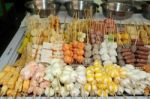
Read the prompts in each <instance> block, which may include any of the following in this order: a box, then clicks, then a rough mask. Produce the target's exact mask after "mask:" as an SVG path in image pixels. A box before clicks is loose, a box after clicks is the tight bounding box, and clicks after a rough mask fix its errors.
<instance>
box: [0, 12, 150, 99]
mask: <svg viewBox="0 0 150 99" xmlns="http://www.w3.org/2000/svg"><path fill="white" fill-rule="evenodd" d="M66 15H67V12H65V11H61V12H59V13H58V16H59V17H60V22H61V23H62V24H63V23H64V21H65V16H66ZM28 16H29V14H27V15H26V16H25V18H24V19H23V21H22V23H21V25H20V28H19V29H18V31H17V32H16V34H15V35H14V37H13V38H12V40H11V42H10V43H9V45H8V46H7V48H6V49H5V51H4V52H3V54H2V56H1V57H0V70H1V69H2V68H3V67H4V66H5V65H7V64H13V63H15V61H16V59H17V58H18V56H19V55H18V53H17V50H18V48H19V47H20V45H21V42H22V40H23V38H24V36H25V33H26V25H25V23H26V19H27V17H28ZM93 18H94V19H95V20H103V19H105V17H104V16H103V15H102V13H97V14H95V16H94V17H93ZM71 20H72V18H71V17H70V16H68V15H67V17H66V23H68V22H70V21H71ZM116 23H118V24H129V23H130V24H135V23H136V24H139V25H140V24H143V23H144V24H147V25H150V20H147V19H144V18H143V17H142V15H141V14H134V15H133V16H132V17H131V18H129V19H126V20H121V21H117V20H116ZM2 98H6V97H5V96H4V97H1V99H2ZM9 98H10V99H11V98H12V97H7V99H9ZM22 98H23V97H17V99H22ZM25 98H26V99H32V98H33V97H32V96H29V97H25ZM36 98H39V99H46V98H47V97H45V96H43V97H38V96H37V97H36ZM50 98H51V99H61V98H62V97H57V98H56V97H50ZM70 98H72V97H65V99H70ZM75 98H76V99H88V98H90V97H88V98H87V97H75ZM91 99H106V97H92V98H91ZM107 99H115V97H113V96H109V97H108V98H107ZM117 99H150V96H125V97H123V96H117Z"/></svg>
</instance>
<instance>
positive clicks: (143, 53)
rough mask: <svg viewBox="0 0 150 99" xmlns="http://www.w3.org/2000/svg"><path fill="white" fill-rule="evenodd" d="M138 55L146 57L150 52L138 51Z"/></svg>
mask: <svg viewBox="0 0 150 99" xmlns="http://www.w3.org/2000/svg"><path fill="white" fill-rule="evenodd" d="M136 53H137V54H141V55H145V56H148V55H149V52H144V51H139V50H138V51H136Z"/></svg>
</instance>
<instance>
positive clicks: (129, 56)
mask: <svg viewBox="0 0 150 99" xmlns="http://www.w3.org/2000/svg"><path fill="white" fill-rule="evenodd" d="M133 58H135V56H134V54H131V55H128V56H125V57H124V59H126V60H128V59H133Z"/></svg>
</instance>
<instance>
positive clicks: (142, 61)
mask: <svg viewBox="0 0 150 99" xmlns="http://www.w3.org/2000/svg"><path fill="white" fill-rule="evenodd" d="M136 61H137V62H138V63H144V64H146V63H147V60H145V59H137V60H136Z"/></svg>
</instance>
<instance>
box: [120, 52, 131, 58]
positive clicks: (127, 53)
mask: <svg viewBox="0 0 150 99" xmlns="http://www.w3.org/2000/svg"><path fill="white" fill-rule="evenodd" d="M131 54H132V52H124V53H122V56H123V57H124V56H127V55H131Z"/></svg>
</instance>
